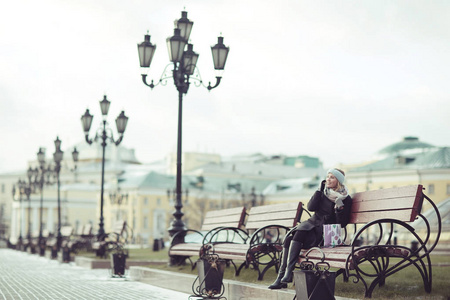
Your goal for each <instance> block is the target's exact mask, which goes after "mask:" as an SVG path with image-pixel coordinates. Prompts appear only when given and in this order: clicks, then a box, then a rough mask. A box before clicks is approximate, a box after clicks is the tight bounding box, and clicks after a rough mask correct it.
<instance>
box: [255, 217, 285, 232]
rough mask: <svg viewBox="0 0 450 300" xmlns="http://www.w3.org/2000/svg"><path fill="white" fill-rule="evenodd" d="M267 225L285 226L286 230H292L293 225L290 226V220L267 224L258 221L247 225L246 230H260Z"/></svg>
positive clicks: (266, 222) (267, 222)
mask: <svg viewBox="0 0 450 300" xmlns="http://www.w3.org/2000/svg"><path fill="white" fill-rule="evenodd" d="M268 225H281V226H285V227H288V228H292V227H293V224H292V219H287V220H276V221H273V222H269V221H264V220H262V221H258V222H251V223H250V224H248V225H247V226H246V228H247V229H248V230H256V229H259V228H262V227H264V226H268Z"/></svg>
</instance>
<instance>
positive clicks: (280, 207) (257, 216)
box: [245, 202, 302, 231]
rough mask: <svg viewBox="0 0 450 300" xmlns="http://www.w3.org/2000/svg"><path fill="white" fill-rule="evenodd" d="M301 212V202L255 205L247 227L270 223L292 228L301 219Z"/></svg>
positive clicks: (251, 210)
mask: <svg viewBox="0 0 450 300" xmlns="http://www.w3.org/2000/svg"><path fill="white" fill-rule="evenodd" d="M301 213H302V203H301V202H292V203H282V204H270V205H262V206H254V207H252V208H251V209H250V213H249V215H248V220H247V224H246V225H245V227H246V228H247V230H250V231H252V230H257V229H259V228H262V227H264V226H268V225H282V226H286V227H288V228H291V227H294V226H295V225H297V222H299V221H300V217H301Z"/></svg>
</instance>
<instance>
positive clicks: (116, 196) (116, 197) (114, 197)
mask: <svg viewBox="0 0 450 300" xmlns="http://www.w3.org/2000/svg"><path fill="white" fill-rule="evenodd" d="M109 200H110V201H111V205H117V206H118V208H117V213H116V220H117V221H118V220H120V218H119V217H120V216H121V215H122V212H121V210H120V206H121V205H122V203H123V204H128V193H127V194H122V193H121V191H120V187H117V192H113V193H110V194H109Z"/></svg>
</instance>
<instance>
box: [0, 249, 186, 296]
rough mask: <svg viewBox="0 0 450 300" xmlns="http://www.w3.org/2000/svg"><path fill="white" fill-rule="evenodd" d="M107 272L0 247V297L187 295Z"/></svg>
mask: <svg viewBox="0 0 450 300" xmlns="http://www.w3.org/2000/svg"><path fill="white" fill-rule="evenodd" d="M109 272H110V271H109V270H105V269H96V270H91V269H85V268H81V267H78V266H75V265H74V264H73V263H70V264H63V263H59V262H57V261H55V260H49V259H48V258H44V257H39V256H38V255H35V254H27V253H24V252H19V251H15V250H11V249H0V299H8V300H9V299H24V300H25V299H44V300H51V299H58V300H62V299H74V300H75V299H76V300H82V299H87V300H97V299H114V300H116V299H125V300H138V299H155V300H178V299H184V300H186V299H188V297H189V295H188V294H184V293H179V292H175V291H171V290H165V289H161V288H159V287H155V286H151V285H148V284H144V283H141V282H135V281H131V280H127V279H123V278H111V276H110V273H109Z"/></svg>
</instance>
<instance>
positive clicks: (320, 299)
mask: <svg viewBox="0 0 450 300" xmlns="http://www.w3.org/2000/svg"><path fill="white" fill-rule="evenodd" d="M314 250H317V251H320V252H321V253H322V259H321V261H320V262H318V263H316V264H314V263H313V262H311V261H309V260H308V254H309V253H310V252H311V251H314ZM305 257H306V261H302V262H301V263H300V270H299V271H295V272H294V282H295V294H296V297H297V300H334V299H335V298H334V288H335V281H336V272H330V271H329V269H330V265H329V264H328V263H327V262H324V260H325V255H324V253H323V252H322V250H320V248H317V247H315V248H311V249H310V250H309V251H308V252H307V253H306V254H305Z"/></svg>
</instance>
